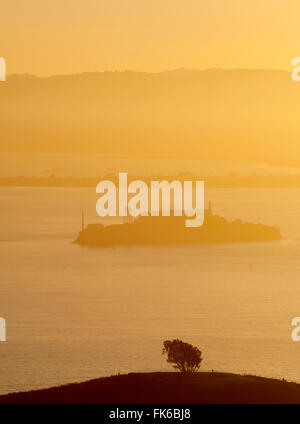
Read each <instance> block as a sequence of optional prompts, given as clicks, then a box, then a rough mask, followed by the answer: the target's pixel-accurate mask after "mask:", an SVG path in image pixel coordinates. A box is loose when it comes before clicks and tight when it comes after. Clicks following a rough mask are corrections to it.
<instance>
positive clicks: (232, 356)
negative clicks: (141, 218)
mask: <svg viewBox="0 0 300 424" xmlns="http://www.w3.org/2000/svg"><path fill="white" fill-rule="evenodd" d="M0 195H1V209H0V224H1V227H0V228H1V230H0V261H1V268H0V269H1V274H0V280H1V281H0V316H2V317H4V318H5V319H6V323H7V337H8V341H7V342H6V343H0V358H1V378H0V392H1V393H6V392H10V391H15V390H17V391H19V390H29V389H33V388H40V387H47V386H53V385H57V384H62V383H68V382H74V381H80V380H85V379H89V378H95V377H98V376H103V375H111V374H116V373H118V372H121V373H127V372H130V371H154V370H168V369H170V366H169V365H168V364H166V363H165V359H164V358H163V357H162V355H161V346H162V341H163V340H165V339H166V338H177V337H178V338H182V339H183V340H185V341H188V342H191V343H193V344H196V345H197V346H199V347H200V348H201V349H202V351H203V358H204V360H203V369H215V370H220V371H221V370H225V371H234V372H242V373H253V374H259V375H264V376H269V377H275V376H276V377H284V378H286V379H289V380H294V381H298V382H300V342H299V343H294V342H292V340H291V337H290V334H291V320H292V318H293V317H294V316H300V190H298V189H225V190H224V189H222V190H219V189H213V190H207V191H206V198H207V199H208V198H210V199H211V200H212V202H213V209H214V211H215V212H218V213H220V214H222V215H223V216H225V217H226V218H230V219H232V218H242V219H244V220H249V221H253V222H263V223H268V224H275V225H277V226H279V227H280V229H281V231H282V234H283V236H284V237H285V239H284V240H282V241H280V242H274V243H253V244H228V245H215V246H199V247H171V248H167V247H166V248H164V247H155V248H153V247H114V248H87V247H82V246H77V245H74V244H72V240H73V239H74V238H75V237H76V235H77V232H78V230H79V228H80V213H81V208H82V207H84V208H85V210H86V213H87V221H89V222H96V221H97V217H96V214H95V212H94V210H95V202H96V195H95V192H94V190H93V189H76V188H71V189H70V188H68V189H57V188H1V189H0Z"/></svg>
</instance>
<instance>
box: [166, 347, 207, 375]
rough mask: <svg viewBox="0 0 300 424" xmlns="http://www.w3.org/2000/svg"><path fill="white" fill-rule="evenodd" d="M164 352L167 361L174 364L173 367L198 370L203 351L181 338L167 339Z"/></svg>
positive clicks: (180, 369)
mask: <svg viewBox="0 0 300 424" xmlns="http://www.w3.org/2000/svg"><path fill="white" fill-rule="evenodd" d="M162 354H163V355H164V354H166V355H167V356H168V357H167V362H169V363H171V364H174V365H173V367H174V368H175V369H178V370H179V371H181V372H196V371H198V369H199V368H200V364H201V361H202V358H201V351H200V350H199V349H198V348H197V347H196V346H193V345H191V344H189V343H184V342H183V341H181V340H179V339H174V340H173V341H171V340H165V341H164V342H163V350H162Z"/></svg>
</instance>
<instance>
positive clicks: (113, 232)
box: [74, 202, 281, 246]
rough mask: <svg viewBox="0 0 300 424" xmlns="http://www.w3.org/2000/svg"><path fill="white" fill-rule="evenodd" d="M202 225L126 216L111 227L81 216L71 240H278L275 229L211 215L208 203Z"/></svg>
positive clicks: (163, 242) (122, 242)
mask: <svg viewBox="0 0 300 424" xmlns="http://www.w3.org/2000/svg"><path fill="white" fill-rule="evenodd" d="M204 216H205V218H204V224H203V225H202V226H201V227H198V228H187V227H185V219H186V218H185V216H155V217H152V216H141V217H138V218H136V219H134V218H132V217H129V218H127V219H126V221H125V222H124V223H121V224H114V225H107V226H106V225H104V224H88V225H87V226H85V224H84V217H82V230H81V231H80V233H79V235H78V237H77V238H76V240H75V241H74V243H76V244H80V245H89V246H111V245H176V244H179V245H182V244H186V245H187V244H215V243H231V242H255V241H275V240H280V239H281V234H280V231H279V229H278V228H276V227H274V226H268V225H264V224H255V223H251V222H245V223H244V222H242V221H241V220H240V219H236V220H234V221H228V220H227V219H226V218H223V217H222V216H220V215H216V214H213V213H212V207H211V202H209V208H208V209H205V214H204Z"/></svg>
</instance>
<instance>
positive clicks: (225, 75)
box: [0, 69, 300, 166]
mask: <svg viewBox="0 0 300 424" xmlns="http://www.w3.org/2000/svg"><path fill="white" fill-rule="evenodd" d="M0 108H1V114H0V137H1V145H0V151H2V152H4V151H17V152H20V151H26V152H75V153H77V152H79V153H80V152H89V153H101V154H103V155H120V156H122V155H123V156H127V157H132V158H135V157H138V158H142V157H148V158H157V157H160V158H174V159H176V158H180V159H183V158H186V159H190V158H195V159H203V160H216V161H218V160H222V161H224V160H225V161H241V162H256V163H262V162H263V163H269V164H274V165H288V166H299V165H300V147H299V134H298V133H299V130H298V120H299V109H300V84H297V83H295V82H293V81H292V78H291V75H290V73H289V72H287V71H268V70H239V69H237V70H223V69H210V70H200V71H198V70H188V69H187V70H186V69H177V70H170V71H165V72H161V73H155V74H153V73H152V74H151V73H142V72H134V71H125V72H118V71H116V72H110V71H108V72H93V73H83V74H76V75H57V76H51V77H46V78H40V77H35V76H32V75H28V74H25V75H8V78H7V82H6V83H5V84H2V85H1V87H0Z"/></svg>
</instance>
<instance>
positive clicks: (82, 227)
mask: <svg viewBox="0 0 300 424" xmlns="http://www.w3.org/2000/svg"><path fill="white" fill-rule="evenodd" d="M81 231H84V210H83V209H82V212H81Z"/></svg>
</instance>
